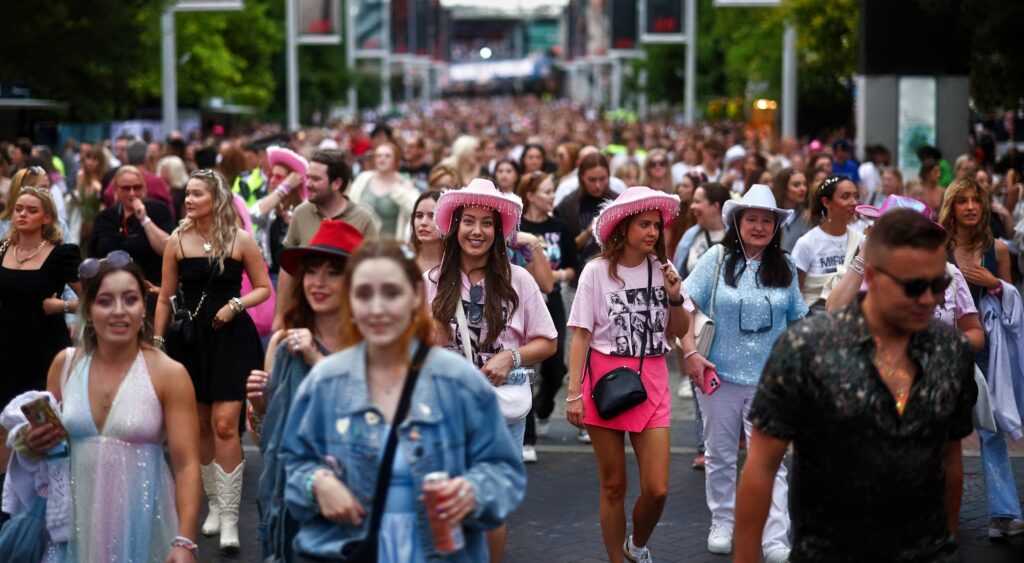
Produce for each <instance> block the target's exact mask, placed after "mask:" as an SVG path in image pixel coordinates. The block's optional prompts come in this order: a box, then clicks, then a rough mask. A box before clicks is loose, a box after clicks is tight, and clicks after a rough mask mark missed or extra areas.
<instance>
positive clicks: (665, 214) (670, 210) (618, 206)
mask: <svg viewBox="0 0 1024 563" xmlns="http://www.w3.org/2000/svg"><path fill="white" fill-rule="evenodd" d="M651 209H657V210H658V211H660V212H661V223H662V225H665V226H668V224H669V223H670V222H671V221H672V218H673V217H675V216H676V214H677V213H679V196H677V195H675V194H667V193H665V192H663V191H660V190H652V189H651V188H648V187H647V186H633V187H632V188H627V189H626V190H625V191H623V192H622V193H621V194H619V196H618V197H616V198H615V200H614V201H611V202H608V203H606V204H604V205H602V206H601V211H600V213H599V214H598V216H597V225H596V227H595V232H596V233H597V242H598V244H600V245H601V248H604V247H605V245H606V244H607V243H608V239H609V238H610V237H611V236H612V232H613V231H615V226H616V225H618V224H619V222H620V221H622V220H623V219H625V218H626V217H629V216H630V215H636V214H637V213H640V212H643V211H650V210H651Z"/></svg>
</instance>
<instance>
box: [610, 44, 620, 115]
mask: <svg viewBox="0 0 1024 563" xmlns="http://www.w3.org/2000/svg"><path fill="white" fill-rule="evenodd" d="M611 106H612V107H611V109H620V108H621V107H622V59H620V58H619V57H615V56H613V57H612V102H611Z"/></svg>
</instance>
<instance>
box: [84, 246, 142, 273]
mask: <svg viewBox="0 0 1024 563" xmlns="http://www.w3.org/2000/svg"><path fill="white" fill-rule="evenodd" d="M104 262H108V263H109V264H110V265H111V266H113V267H115V268H124V267H125V266H127V265H128V264H131V263H132V257H131V255H130V254H128V253H127V252H125V251H124V250H115V251H113V252H111V253H110V254H107V257H106V258H103V259H96V258H88V259H86V260H83V261H82V263H81V264H79V265H78V279H80V280H87V279H89V278H91V277H93V276H95V275H96V273H97V272H99V271H100V266H101V265H102V264H103V263H104Z"/></svg>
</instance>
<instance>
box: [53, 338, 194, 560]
mask: <svg viewBox="0 0 1024 563" xmlns="http://www.w3.org/2000/svg"><path fill="white" fill-rule="evenodd" d="M91 364H92V355H91V354H90V355H89V356H87V357H86V358H85V359H84V360H83V361H81V362H79V363H78V365H77V366H76V367H75V369H74V370H73V372H72V374H71V376H70V378H69V380H68V383H67V387H66V397H64V405H63V413H64V414H63V421H64V425H65V426H66V427H67V429H68V434H69V435H70V444H71V497H72V501H71V502H72V512H71V514H72V530H71V539H70V542H69V546H68V561H75V562H79V563H100V562H103V563H112V562H129V561H131V562H142V561H155V562H157V563H159V562H162V561H164V559H165V558H166V557H167V554H168V553H169V552H170V545H171V540H173V539H174V536H176V535H177V533H178V516H177V509H176V504H175V497H174V482H173V481H172V479H171V472H170V469H169V468H168V466H167V462H166V461H165V458H164V450H163V442H164V419H163V409H162V408H161V405H160V400H159V399H158V398H157V396H156V391H155V390H154V389H153V384H152V382H151V381H150V378H149V372H148V371H147V369H146V362H145V361H144V360H143V357H142V352H139V355H138V356H137V357H136V358H135V362H134V363H133V364H132V367H131V368H130V369H129V371H128V375H127V376H126V377H125V378H124V380H123V382H122V383H121V387H120V388H119V389H118V391H117V394H116V395H115V396H114V402H113V404H112V405H111V409H110V414H109V416H108V417H107V421H106V424H105V425H104V428H103V431H102V432H101V431H100V430H99V429H98V428H96V422H95V419H94V418H93V413H92V409H91V407H90V405H89V393H88V389H89V367H90V365H91Z"/></svg>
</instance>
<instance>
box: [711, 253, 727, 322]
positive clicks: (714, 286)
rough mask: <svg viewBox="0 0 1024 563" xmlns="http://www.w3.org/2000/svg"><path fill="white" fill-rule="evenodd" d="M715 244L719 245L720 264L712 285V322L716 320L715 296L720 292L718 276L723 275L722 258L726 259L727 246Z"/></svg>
mask: <svg viewBox="0 0 1024 563" xmlns="http://www.w3.org/2000/svg"><path fill="white" fill-rule="evenodd" d="M715 246H717V247H718V265H717V266H715V284H714V285H713V286H712V287H711V306H710V307H708V309H710V312H709V313H708V318H709V319H711V322H715V296H716V295H717V294H718V278H719V276H721V275H722V260H724V259H725V247H724V246H722V245H720V244H718V245H715Z"/></svg>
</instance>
